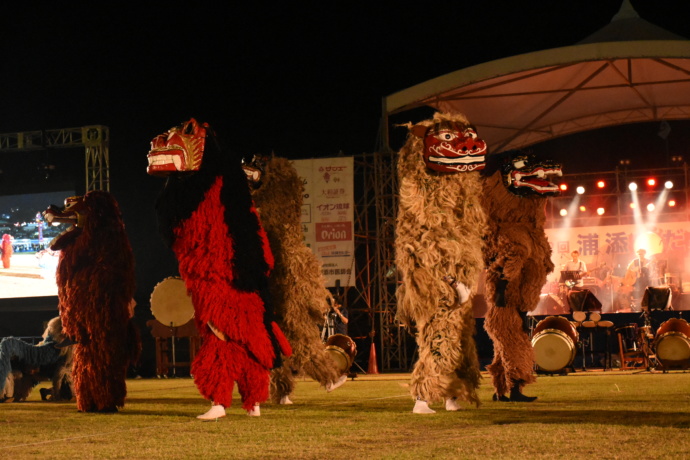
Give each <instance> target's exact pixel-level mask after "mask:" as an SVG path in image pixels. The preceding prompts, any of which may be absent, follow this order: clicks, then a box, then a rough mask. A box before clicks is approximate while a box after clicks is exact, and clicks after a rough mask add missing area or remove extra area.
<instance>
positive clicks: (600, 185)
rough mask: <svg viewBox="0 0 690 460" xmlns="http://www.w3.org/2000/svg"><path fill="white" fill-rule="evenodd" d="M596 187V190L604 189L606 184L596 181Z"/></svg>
mask: <svg viewBox="0 0 690 460" xmlns="http://www.w3.org/2000/svg"><path fill="white" fill-rule="evenodd" d="M597 187H598V188H604V187H606V182H604V181H603V180H600V181H598V182H597Z"/></svg>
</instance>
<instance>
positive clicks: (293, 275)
mask: <svg viewBox="0 0 690 460" xmlns="http://www.w3.org/2000/svg"><path fill="white" fill-rule="evenodd" d="M263 169H264V171H263V174H262V176H261V182H260V185H259V186H258V187H256V188H255V189H254V190H253V191H252V195H253V197H254V201H255V203H256V205H257V206H258V208H259V212H260V213H261V222H262V223H263V226H264V228H265V229H266V233H267V234H268V241H269V242H270V244H271V250H272V252H273V256H274V257H275V268H274V269H273V272H272V273H271V278H270V280H269V285H270V291H271V297H272V299H273V302H274V305H275V310H276V314H277V316H278V317H279V318H280V327H281V329H282V330H283V331H284V332H285V335H286V337H287V339H288V342H290V345H292V356H291V357H290V358H288V359H286V360H285V361H284V362H283V365H282V366H281V367H279V368H276V369H274V370H273V371H272V372H271V399H272V400H273V401H275V402H276V403H278V402H280V400H281V398H283V397H284V396H288V395H290V394H292V392H293V390H294V388H295V378H294V375H293V372H297V373H298V374H303V373H306V374H307V375H308V376H310V377H311V378H313V379H314V380H316V381H317V382H319V383H320V384H321V385H323V386H327V385H328V384H329V383H333V382H335V380H337V379H338V377H339V376H340V374H341V373H340V370H339V369H338V365H337V363H336V362H335V361H334V360H333V359H332V358H331V357H330V356H329V354H328V353H327V352H326V348H325V346H324V344H323V342H322V341H321V334H320V330H319V327H320V326H321V325H322V324H323V322H324V316H325V315H326V313H327V312H328V310H329V308H330V307H329V304H328V302H327V299H328V298H331V293H330V292H329V291H328V289H326V287H325V285H326V280H325V279H324V277H323V275H322V273H321V264H320V263H319V261H318V260H317V258H316V257H315V256H314V254H313V253H312V251H311V250H310V249H309V248H308V247H307V246H306V245H305V244H304V241H303V237H302V230H301V228H300V221H301V214H302V195H303V193H304V187H303V185H302V181H301V180H300V178H299V176H298V175H297V171H296V170H295V168H294V167H293V166H292V164H291V163H290V162H289V161H288V160H286V159H284V158H278V157H271V158H268V159H266V161H265V163H264V164H263Z"/></svg>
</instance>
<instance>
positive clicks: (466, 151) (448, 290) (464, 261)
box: [395, 113, 486, 413]
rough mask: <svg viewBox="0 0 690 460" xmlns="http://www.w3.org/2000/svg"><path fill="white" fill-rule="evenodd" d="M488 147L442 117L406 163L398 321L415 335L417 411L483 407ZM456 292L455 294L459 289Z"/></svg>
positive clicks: (426, 127)
mask: <svg viewBox="0 0 690 460" xmlns="http://www.w3.org/2000/svg"><path fill="white" fill-rule="evenodd" d="M485 153H486V143H485V142H484V141H483V140H481V139H479V138H478V137H477V134H476V132H475V131H474V129H473V128H472V127H471V126H470V125H469V122H468V120H467V119H466V118H465V117H464V116H463V115H461V114H441V113H437V114H435V115H434V118H433V119H432V120H426V121H423V122H421V123H419V124H417V125H415V126H410V134H408V137H407V142H406V143H405V145H404V146H403V148H402V149H401V151H400V153H399V159H398V175H399V178H400V205H399V210H398V217H397V228H396V241H395V247H396V265H397V268H398V271H399V273H400V274H401V276H402V284H401V285H400V286H399V288H398V291H397V298H398V319H399V320H400V321H401V322H402V324H403V325H404V326H406V327H407V328H408V330H410V331H414V333H415V337H416V341H417V345H418V350H419V359H418V361H417V363H416V364H415V367H414V370H413V372H412V381H411V385H410V389H411V394H412V396H413V397H415V398H416V399H417V402H416V403H415V407H414V409H413V412H415V413H433V412H434V411H433V410H431V409H430V408H429V406H428V403H429V402H434V401H439V400H444V399H445V402H446V409H447V410H457V409H459V408H460V407H459V406H458V404H457V401H456V400H457V399H462V400H465V401H467V402H471V403H475V404H476V405H479V399H478V397H477V394H476V389H477V388H478V387H479V381H480V373H479V362H478V358H477V350H476V345H475V343H474V337H473V336H474V325H475V323H474V315H473V312H472V301H471V295H470V293H471V291H473V290H474V289H475V286H476V283H477V278H478V275H479V271H480V270H481V269H482V266H483V261H482V237H483V235H484V227H485V224H486V218H485V215H484V210H483V208H482V207H481V206H480V203H479V195H480V194H481V182H480V177H479V171H480V170H481V169H482V168H483V167H484V155H485ZM453 287H455V289H453Z"/></svg>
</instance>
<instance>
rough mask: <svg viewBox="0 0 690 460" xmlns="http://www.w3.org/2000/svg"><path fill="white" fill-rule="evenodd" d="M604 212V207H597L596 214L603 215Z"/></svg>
mask: <svg viewBox="0 0 690 460" xmlns="http://www.w3.org/2000/svg"><path fill="white" fill-rule="evenodd" d="M604 212H605V211H604V208H597V214H598V215H600V216H603V215H604Z"/></svg>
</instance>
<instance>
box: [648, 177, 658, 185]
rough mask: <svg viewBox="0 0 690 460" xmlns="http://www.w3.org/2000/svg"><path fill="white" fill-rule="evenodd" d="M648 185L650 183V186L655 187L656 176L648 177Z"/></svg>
mask: <svg viewBox="0 0 690 460" xmlns="http://www.w3.org/2000/svg"><path fill="white" fill-rule="evenodd" d="M647 185H649V186H650V187H654V186H655V185H656V179H654V178H650V179H647Z"/></svg>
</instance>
